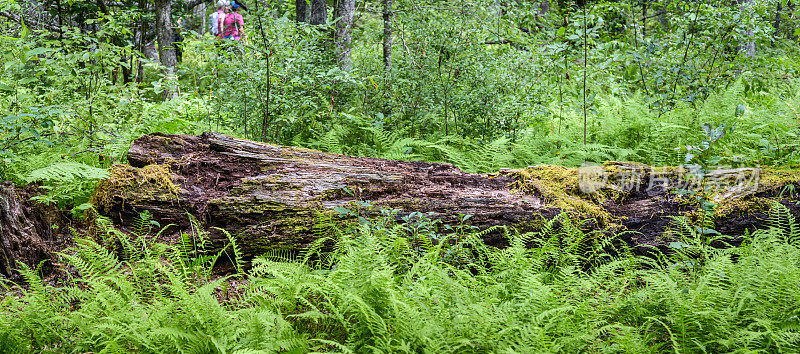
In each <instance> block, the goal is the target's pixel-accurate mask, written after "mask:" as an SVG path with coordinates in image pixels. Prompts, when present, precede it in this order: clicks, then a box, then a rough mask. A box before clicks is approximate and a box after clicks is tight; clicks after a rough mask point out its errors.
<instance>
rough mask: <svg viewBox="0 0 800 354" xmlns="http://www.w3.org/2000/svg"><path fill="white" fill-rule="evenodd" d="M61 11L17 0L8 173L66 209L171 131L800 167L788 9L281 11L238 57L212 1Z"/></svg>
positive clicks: (442, 152)
mask: <svg viewBox="0 0 800 354" xmlns="http://www.w3.org/2000/svg"><path fill="white" fill-rule="evenodd" d="M59 1H60V0H59ZM59 1H56V2H54V3H51V2H41V3H39V2H22V3H16V2H13V1H11V2H10V1H4V2H3V3H2V8H3V10H2V12H0V15H2V16H0V17H2V18H4V19H5V21H6V22H5V25H4V26H3V30H2V31H3V32H4V33H5V34H4V36H3V37H2V38H0V41H2V42H3V43H2V45H3V47H4V48H5V50H4V51H3V54H2V55H3V66H2V68H0V70H2V75H0V110H1V111H2V112H3V120H2V126H0V129H2V133H0V159H2V162H3V163H2V165H0V166H2V167H0V174H2V176H3V177H4V179H7V180H13V181H16V182H17V183H24V182H33V181H41V182H43V183H44V184H45V186H48V187H52V188H53V193H51V197H52V200H51V201H52V202H59V203H61V204H62V206H66V205H73V206H74V205H80V204H82V203H83V202H85V201H86V200H87V198H88V194H87V193H86V191H87V190H91V188H87V186H85V185H84V186H77V185H76V184H84V183H88V184H91V183H92V180H93V179H96V178H98V177H100V176H102V173H100V171H98V170H93V169H92V168H101V169H102V168H106V167H108V166H109V165H110V164H112V163H114V162H120V161H124V154H125V151H126V150H127V147H128V146H129V144H130V142H131V141H132V139H134V138H136V137H138V136H141V135H143V134H147V133H151V132H157V131H158V132H165V133H197V132H201V131H208V130H215V131H220V132H224V133H227V134H232V135H235V136H239V137H244V138H249V139H254V140H260V141H266V142H272V143H278V144H285V145H294V146H304V147H310V148H315V149H322V150H326V151H331V152H338V153H345V154H351V155H362V156H375V157H384V158H391V159H403V160H415V159H425V160H428V161H443V162H452V163H454V164H456V165H457V166H459V167H461V168H462V169H464V170H465V171H468V172H488V171H496V170H497V169H498V168H500V167H519V166H527V165H535V164H563V165H568V166H575V165H579V164H581V163H583V162H585V161H594V162H602V161H604V160H630V161H638V162H644V163H648V164H653V165H676V164H680V163H684V162H685V159H686V153H687V151H686V146H691V145H692V144H697V143H700V142H701V141H703V140H704V139H705V133H704V130H702V129H701V126H702V125H703V124H708V125H709V126H712V127H718V126H720V125H722V124H725V126H726V127H728V128H730V127H735V128H734V129H733V132H732V133H731V134H730V135H729V136H728V138H727V139H728V141H727V143H725V144H723V145H722V146H721V148H720V149H721V151H719V152H715V153H714V154H713V155H714V156H715V159H714V160H715V161H712V162H715V163H719V164H722V165H730V166H739V165H758V164H770V165H787V164H795V163H797V162H798V152H797V147H798V139H797V134H798V132H800V131H799V130H798V129H799V127H798V123H800V113H798V108H797V107H798V104H800V102H799V101H798V94H799V93H798V90H797V85H796V80H797V70H798V60H797V51H798V46H797V38H798V34H800V33H798V26H797V18H796V16H797V15H796V10H795V9H796V7H795V5H794V4H793V3H791V2H789V3H783V2H779V1H751V2H743V3H732V2H715V1H699V2H693V3H685V2H663V3H662V2H624V1H623V2H590V3H589V4H587V5H586V6H583V5H584V4H583V3H572V2H530V1H518V2H502V1H459V2H436V1H434V2H430V3H425V2H416V1H415V2H401V1H394V2H391V1H389V2H387V1H384V2H359V3H358V4H357V6H349V5H348V4H345V3H348V1H341V3H331V4H323V2H321V1H312V2H309V3H306V2H305V1H298V2H297V4H299V5H300V7H297V6H296V5H297V4H293V3H289V2H282V1H278V2H266V3H253V4H249V5H250V6H249V9H250V10H249V12H245V15H246V28H247V37H248V42H247V45H235V44H233V43H220V42H219V41H217V40H215V39H213V38H212V37H211V36H210V35H209V34H202V33H204V32H205V28H204V27H203V24H204V23H205V22H206V19H207V16H206V14H207V13H210V12H211V11H213V9H212V8H211V6H212V5H211V4H204V3H202V2H197V1H194V2H170V1H166V2H157V3H152V2H148V1H140V2H122V3H105V2H102V1H100V2H97V1H71V2H68V3H63V4H62V3H60V2H59ZM323 5H326V6H323ZM164 9H166V10H170V11H171V16H166V15H164V16H162V15H159V14H163V11H162V10H164ZM298 9H299V10H298ZM312 9H313V10H314V11H316V12H314V14H315V16H310V14H311V13H312ZM341 13H346V16H342V15H340V14H341ZM323 15H324V16H323ZM298 16H299V17H300V18H299V20H298ZM306 17H308V19H309V21H306ZM173 19H174V20H173ZM179 19H181V20H180V21H181V22H182V23H183V25H182V27H178V28H183V30H180V31H179V33H182V37H183V41H182V43H181V44H180V45H179V48H181V52H182V58H181V59H182V60H181V61H180V62H177V60H176V58H175V55H174V50H172V48H173V46H171V44H172V40H173V39H174V36H173V34H172V33H170V32H172V29H173V26H174V25H172V23H174V22H178V20H179ZM312 23H313V24H312ZM206 27H207V26H206ZM159 35H161V36H159ZM161 38H163V40H162V39H161ZM159 43H160V44H162V45H161V46H158V45H157V44H159ZM159 48H160V49H159ZM158 52H161V54H162V55H160V56H159V55H158ZM154 58H155V59H154ZM159 58H160V59H159ZM87 179H88V180H87Z"/></svg>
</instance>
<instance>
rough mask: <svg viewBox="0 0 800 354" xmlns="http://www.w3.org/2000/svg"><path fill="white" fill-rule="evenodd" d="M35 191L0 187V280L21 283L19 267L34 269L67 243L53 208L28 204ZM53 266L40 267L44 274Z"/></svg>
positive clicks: (63, 226) (66, 233) (61, 220)
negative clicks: (24, 266)
mask: <svg viewBox="0 0 800 354" xmlns="http://www.w3.org/2000/svg"><path fill="white" fill-rule="evenodd" d="M35 194H37V192H36V191H35V188H33V187H29V188H24V189H21V188H18V187H15V186H14V185H13V184H11V183H10V182H3V183H0V276H2V277H5V278H7V279H11V280H13V281H19V280H21V277H20V274H19V272H17V269H20V267H21V266H22V264H25V265H26V266H28V267H30V268H33V269H35V268H36V267H37V266H39V263H40V262H41V261H43V260H49V259H52V257H53V255H54V253H53V252H55V251H60V250H61V249H62V248H63V247H64V246H65V244H66V243H67V242H68V240H69V239H70V237H69V235H70V234H69V229H68V227H67V223H66V219H64V218H63V217H61V214H60V213H59V212H58V211H57V210H55V208H52V207H48V206H44V205H42V204H39V203H36V202H33V201H30V197H31V196H33V195H35ZM52 266H53V264H50V263H45V264H43V267H44V268H43V269H42V271H43V273H48V271H49V270H50V269H52Z"/></svg>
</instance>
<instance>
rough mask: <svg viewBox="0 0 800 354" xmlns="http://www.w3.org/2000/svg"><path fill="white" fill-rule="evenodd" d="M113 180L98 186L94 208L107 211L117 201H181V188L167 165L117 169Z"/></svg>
mask: <svg viewBox="0 0 800 354" xmlns="http://www.w3.org/2000/svg"><path fill="white" fill-rule="evenodd" d="M108 173H109V177H108V178H106V179H104V180H103V181H101V182H100V183H98V185H97V188H95V191H94V194H93V195H92V200H91V201H92V204H94V205H95V206H97V207H99V208H104V209H106V210H108V209H110V208H111V207H112V206H113V203H114V199H115V198H120V199H122V200H123V201H125V200H128V199H131V198H133V197H136V198H137V199H142V198H152V199H155V200H161V201H178V200H179V198H178V193H179V192H180V188H178V186H176V185H175V183H174V182H173V180H172V174H171V173H170V171H169V167H168V166H167V165H161V164H159V165H155V164H154V165H147V166H145V167H142V168H135V167H131V166H128V165H114V166H112V167H111V168H110V169H109V171H108Z"/></svg>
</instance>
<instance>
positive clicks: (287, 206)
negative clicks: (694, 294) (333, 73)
mask: <svg viewBox="0 0 800 354" xmlns="http://www.w3.org/2000/svg"><path fill="white" fill-rule="evenodd" d="M128 160H129V162H130V165H131V166H121V165H120V166H115V167H114V168H112V170H111V177H110V178H109V179H108V180H106V181H104V182H102V183H101V184H100V185H99V186H98V189H97V191H96V194H95V203H96V205H97V207H98V210H99V211H100V212H101V213H102V214H105V215H108V216H110V217H111V218H112V219H113V220H114V222H115V223H117V224H119V225H122V227H123V228H128V229H130V228H131V227H132V226H131V225H132V223H133V222H134V221H135V219H136V215H137V214H138V213H139V212H142V211H145V210H149V211H150V212H151V213H152V215H153V217H154V218H155V219H156V220H158V221H160V222H161V224H162V225H166V224H176V226H175V227H170V228H168V229H167V230H165V232H164V233H163V234H162V235H164V237H170V235H172V236H174V235H176V233H177V232H178V231H179V230H187V229H188V228H189V215H191V216H193V217H195V218H196V219H197V221H198V223H199V225H200V227H201V229H205V230H207V231H208V232H209V234H210V235H211V237H212V239H217V240H224V239H225V236H224V234H223V233H222V232H221V231H220V229H224V230H227V231H228V232H230V233H231V234H232V235H234V236H236V237H237V240H238V243H239V244H240V246H241V247H242V249H243V250H244V252H245V253H246V254H247V255H248V256H255V255H258V254H260V253H263V252H266V251H269V250H272V249H276V248H277V249H284V248H291V249H297V248H299V247H302V246H304V245H307V244H309V243H310V242H312V241H313V240H314V239H315V237H316V236H315V233H314V225H315V223H317V222H318V221H319V220H320V216H321V215H322V216H324V215H332V214H334V213H335V211H334V210H336V209H337V207H341V208H359V206H358V205H359V202H367V201H368V202H369V203H370V204H372V205H374V206H375V207H380V208H393V209H399V210H400V215H401V216H402V215H403V214H404V213H405V214H407V213H410V212H414V211H419V212H423V213H430V215H431V216H432V217H433V218H434V219H438V220H440V221H441V223H442V224H443V225H444V224H451V225H453V224H457V223H459V221H460V218H459V214H469V215H472V218H471V219H470V220H469V222H470V224H471V225H473V226H476V227H479V228H487V227H489V226H493V225H508V226H513V227H515V228H517V229H519V230H521V231H531V230H536V229H537V228H538V227H540V226H541V225H542V221H544V220H547V219H551V218H553V217H555V216H556V215H558V214H559V213H561V212H562V211H568V212H570V213H571V214H572V215H574V216H575V217H576V218H577V219H579V220H585V221H588V222H587V223H585V224H584V225H587V227H588V228H595V229H609V230H612V229H613V230H614V231H620V230H624V229H628V230H632V231H637V232H638V233H628V235H629V236H627V237H629V239H627V240H626V241H627V242H629V243H631V244H633V245H636V244H650V245H658V244H659V243H661V244H663V242H664V241H663V237H662V234H663V233H664V231H665V229H666V228H667V227H668V225H669V223H670V221H671V218H670V217H671V216H675V215H691V214H692V213H693V212H696V210H697V203H694V204H693V203H692V199H691V198H687V197H685V196H684V197H681V196H679V195H678V194H676V193H674V191H675V190H680V189H681V188H684V187H680V184H682V183H683V181H685V180H686V171H684V170H682V169H677V168H667V169H655V168H652V167H650V166H646V165H641V164H634V163H607V164H606V165H604V166H601V167H596V168H594V169H593V168H584V169H568V168H564V167H558V166H534V167H529V168H526V169H522V170H503V171H500V172H499V173H495V174H469V173H464V172H462V171H461V170H459V169H458V168H456V167H454V166H453V165H450V164H441V163H427V162H404V161H390V160H383V159H375V158H362V157H351V156H343V155H337V154H331V153H324V152H320V151H314V150H307V149H301V148H292V147H283V146H276V145H270V144H263V143H257V142H252V141H247V140H241V139H235V138H232V137H228V136H224V135H220V134H215V133H206V134H203V135H201V136H189V135H162V134H153V135H148V136H144V137H142V138H140V139H137V140H136V141H135V143H134V144H133V146H132V147H131V149H130V151H129V154H128ZM597 169H599V170H597ZM592 171H599V173H600V175H602V178H601V179H600V180H599V182H598V181H597V180H596V179H595V180H592V178H594V177H593V176H592ZM761 172H762V171H761V170H758V169H740V170H721V171H717V172H715V173H716V174H717V179H720V178H721V177H726V176H739V177H741V176H742V175H744V176H746V177H747V178H750V177H752V176H753V175H754V174H761ZM781 173H783V172H781ZM781 173H775V174H774V175H770V176H772V177H770V178H771V179H770V181H771V182H770V184H767V185H760V186H754V185H752V182H753V180H752V179H751V180H748V181H745V182H746V183H744V184H742V183H739V184H736V185H733V186H723V187H721V188H720V189H719V190H717V191H714V192H713V193H712V194H711V195H710V197H713V198H717V199H719V200H718V202H719V203H720V207H719V209H720V210H723V211H724V213H722V212H720V213H721V214H720V215H718V216H716V217H715V218H716V223H717V225H718V230H719V231H721V232H729V234H731V235H737V234H741V233H742V232H743V231H744V229H747V228H752V227H753V225H754V224H758V223H759V222H760V218H763V215H764V214H763V213H764V210H765V208H766V207H768V205H767V206H765V205H763V204H764V203H761V202H758V203H756V202H757V201H763V200H767V198H773V199H774V197H775V196H776V195H777V194H778V192H779V191H780V189H781V188H782V187H783V186H784V185H787V184H789V183H796V181H797V180H796V177H793V178H794V179H792V178H788V179H786V180H780V179H777V178H773V177H774V176H783V177H786V176H789V177H791V176H792V174H791V173H789V174H786V173H783V174H781ZM748 176H749V177H748ZM739 177H737V178H739ZM763 178H764V177H763V176H762V179H763ZM723 179H724V178H723ZM707 180H710V179H709V178H708V177H707V178H706V180H704V181H707ZM703 183H704V184H705V183H706V182H703ZM702 187H703V188H706V189H708V188H707V187H708V186H702ZM685 188H688V189H691V188H692V187H691V186H690V187H685ZM693 188H695V189H696V188H697V186H695V187H693ZM762 199H763V200H762ZM781 200H782V201H783V202H784V203H785V204H786V205H788V206H792V208H793V211H794V212H797V209H796V207H794V206H793V205H794V204H793V203H790V201H789V199H787V196H781ZM756 204H757V205H756ZM756 206H757V207H756ZM339 210H341V209H339ZM488 237H489V239H488V242H490V243H493V244H502V243H503V240H504V239H503V238H502V237H500V236H498V235H496V236H491V235H490V236H488ZM492 237H495V238H494V239H493V238H492Z"/></svg>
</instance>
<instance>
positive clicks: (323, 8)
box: [308, 0, 328, 25]
mask: <svg viewBox="0 0 800 354" xmlns="http://www.w3.org/2000/svg"><path fill="white" fill-rule="evenodd" d="M308 23H310V24H312V25H324V24H326V23H328V5H327V2H326V1H325V0H311V17H309V20H308Z"/></svg>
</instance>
